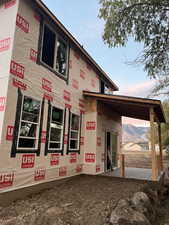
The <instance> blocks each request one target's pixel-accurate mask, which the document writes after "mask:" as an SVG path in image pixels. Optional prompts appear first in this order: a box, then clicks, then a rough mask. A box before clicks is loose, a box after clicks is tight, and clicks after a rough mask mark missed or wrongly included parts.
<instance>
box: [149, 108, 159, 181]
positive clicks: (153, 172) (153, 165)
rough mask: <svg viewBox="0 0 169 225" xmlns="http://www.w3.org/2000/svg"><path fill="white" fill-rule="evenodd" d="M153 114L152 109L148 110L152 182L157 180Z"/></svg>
mask: <svg viewBox="0 0 169 225" xmlns="http://www.w3.org/2000/svg"><path fill="white" fill-rule="evenodd" d="M154 119H155V113H154V108H150V137H151V138H150V141H151V155H152V180H153V181H156V180H157V162H156V161H157V160H156V151H155V126H154Z"/></svg>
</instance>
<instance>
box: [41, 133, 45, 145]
mask: <svg viewBox="0 0 169 225" xmlns="http://www.w3.org/2000/svg"><path fill="white" fill-rule="evenodd" d="M41 142H42V143H46V131H42V136H41Z"/></svg>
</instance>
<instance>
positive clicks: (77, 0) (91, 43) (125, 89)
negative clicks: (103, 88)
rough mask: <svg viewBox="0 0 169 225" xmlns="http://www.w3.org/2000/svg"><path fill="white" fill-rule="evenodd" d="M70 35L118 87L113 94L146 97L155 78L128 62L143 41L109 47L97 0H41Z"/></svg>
mask: <svg viewBox="0 0 169 225" xmlns="http://www.w3.org/2000/svg"><path fill="white" fill-rule="evenodd" d="M43 2H44V3H45V4H46V6H47V7H48V8H49V9H50V10H51V11H52V12H53V13H54V14H55V16H56V17H57V18H58V19H59V20H60V21H61V22H62V23H63V25H64V26H65V27H66V28H67V29H68V30H69V32H71V34H72V35H73V36H74V37H75V38H76V39H77V40H78V41H79V42H80V44H81V45H83V47H84V48H85V49H86V50H87V51H88V53H89V54H90V55H91V56H92V57H93V58H94V60H95V61H96V62H97V63H98V64H99V65H100V66H101V67H102V69H103V70H104V71H105V72H106V73H107V74H108V75H109V76H110V77H111V79H112V80H113V81H114V82H115V83H116V85H117V86H118V87H119V92H116V94H120V95H128V96H137V97H147V95H148V94H150V92H151V90H152V87H153V85H154V81H153V80H150V79H149V78H148V77H147V74H146V73H145V72H144V70H143V67H142V66H138V65H137V66H136V65H129V63H128V62H130V61H133V60H134V59H135V58H136V57H137V56H138V55H139V54H140V52H141V51H142V44H138V43H135V42H134V41H132V40H130V41H129V42H128V43H127V45H126V47H121V48H109V47H108V46H107V45H106V44H105V43H104V42H103V39H102V34H103V30H104V21H102V20H101V19H99V18H98V12H99V7H100V5H99V0H85V1H83V0H71V1H70V0H57V1H53V0H43ZM123 122H124V123H132V124H134V125H137V126H147V125H148V124H147V123H145V122H144V121H138V120H133V119H126V118H124V119H123Z"/></svg>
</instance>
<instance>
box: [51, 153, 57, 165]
mask: <svg viewBox="0 0 169 225" xmlns="http://www.w3.org/2000/svg"><path fill="white" fill-rule="evenodd" d="M50 165H51V166H57V165H59V154H51V158H50Z"/></svg>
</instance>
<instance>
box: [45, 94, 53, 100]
mask: <svg viewBox="0 0 169 225" xmlns="http://www.w3.org/2000/svg"><path fill="white" fill-rule="evenodd" d="M43 98H44V99H46V100H48V101H51V102H52V101H53V96H51V95H50V94H48V93H44V95H43Z"/></svg>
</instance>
